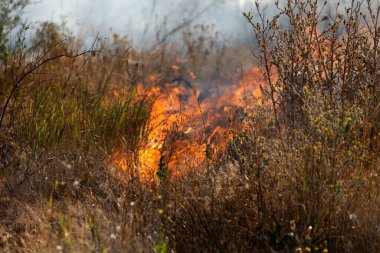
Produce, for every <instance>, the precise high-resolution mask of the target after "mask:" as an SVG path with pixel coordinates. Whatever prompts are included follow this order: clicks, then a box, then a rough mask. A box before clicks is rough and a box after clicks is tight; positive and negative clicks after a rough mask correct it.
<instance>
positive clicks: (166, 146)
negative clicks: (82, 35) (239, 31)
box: [0, 0, 380, 253]
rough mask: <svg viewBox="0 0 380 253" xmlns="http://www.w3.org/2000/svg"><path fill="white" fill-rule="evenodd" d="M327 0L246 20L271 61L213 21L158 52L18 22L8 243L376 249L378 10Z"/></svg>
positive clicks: (41, 247) (76, 248) (10, 246)
mask: <svg viewBox="0 0 380 253" xmlns="http://www.w3.org/2000/svg"><path fill="white" fill-rule="evenodd" d="M318 2H319V1H312V0H288V1H287V3H285V4H284V5H282V4H280V3H276V6H277V13H276V14H275V15H274V16H273V17H270V18H269V20H268V21H267V19H266V17H265V16H264V13H263V11H262V10H261V5H260V4H259V3H258V2H257V3H256V7H257V10H258V12H257V14H255V15H257V16H258V20H257V19H255V18H253V16H252V14H251V13H246V14H245V16H246V18H247V19H248V21H249V22H250V23H251V25H252V29H253V30H254V33H255V35H256V38H257V40H258V45H259V46H258V55H257V57H258V62H260V65H259V66H260V70H261V72H259V71H258V69H257V68H255V67H253V68H251V66H247V67H246V68H245V69H243V70H240V72H239V71H235V70H236V69H237V67H238V66H239V64H238V63H239V61H240V60H241V58H240V57H239V56H240V55H239V54H238V53H237V52H241V51H239V50H243V52H245V50H246V49H245V48H244V49H243V48H240V49H236V48H229V47H227V46H225V47H223V48H215V44H214V43H212V38H207V37H206V39H205V35H206V34H207V32H208V31H207V29H208V28H206V27H202V28H199V27H198V28H196V29H200V30H197V31H193V33H192V34H191V33H190V32H189V30H187V31H185V32H184V44H185V45H186V47H185V49H183V48H181V49H178V48H176V47H174V46H172V45H170V44H167V43H165V42H160V43H159V44H158V45H157V46H155V47H153V48H152V49H151V50H150V51H149V50H148V51H143V52H141V51H139V50H137V49H134V48H133V47H132V45H130V44H129V42H128V41H127V40H126V39H125V38H120V37H118V36H117V35H115V37H114V40H113V42H112V43H111V44H107V43H104V42H102V41H101V40H99V39H96V40H95V41H94V44H93V45H92V47H91V48H90V49H89V50H87V51H84V52H80V51H79V48H83V45H81V43H80V41H78V40H77V39H75V38H71V37H68V38H66V39H63V38H64V37H65V31H64V30H62V28H61V27H58V26H56V25H54V24H51V23H45V24H43V25H42V26H41V27H40V28H39V30H38V31H37V32H36V36H35V37H34V39H33V41H32V43H31V45H30V46H27V47H26V46H25V40H23V36H22V34H21V35H20V40H19V42H18V43H16V45H15V46H14V47H13V48H9V49H7V50H8V52H7V54H6V55H5V54H4V58H3V59H4V60H2V61H0V69H1V76H0V82H1V86H0V105H1V120H0V192H1V197H0V224H1V225H0V251H4V252H57V251H58V252H106V251H107V252H167V251H173V252H198V251H201V252H203V251H205V252H227V251H230V252H276V251H278V252H323V253H326V252H379V251H380V231H379V229H380V206H379V203H380V192H379V190H380V188H379V183H380V182H379V181H380V179H379V173H380V171H379V169H380V166H379V164H380V160H379V159H380V157H379V153H380V131H379V129H380V84H379V81H380V79H379V71H380V70H379V66H378V60H379V45H378V42H379V39H380V26H379V21H380V16H379V15H380V7H379V6H377V5H376V4H378V3H377V2H376V4H375V3H373V1H370V0H368V1H352V3H351V4H350V5H348V6H346V7H340V6H337V7H336V9H334V8H330V9H328V8H327V7H326V3H325V5H323V4H319V3H318ZM243 60H245V59H243ZM250 68H251V70H250V71H248V70H247V69H250ZM231 69H233V70H231ZM244 73H245V74H244ZM207 83H211V84H212V85H207ZM226 84H228V85H226ZM258 86H260V89H261V95H260V96H257V88H258ZM231 87H233V89H232V88H231ZM255 89H256V90H255ZM232 90H233V91H232ZM206 91H207V92H206ZM237 91H239V92H237ZM213 94H214V95H213ZM215 94H217V95H215ZM206 95H207V96H206ZM239 96H240V97H241V98H240V100H239V99H237V98H238V97H239ZM171 106H173V108H174V109H173V108H171ZM178 108H180V109H178ZM190 114H193V116H192V117H190V116H189V115H190ZM147 152H148V154H147ZM151 158H152V160H149V159H151ZM148 160H149V161H148Z"/></svg>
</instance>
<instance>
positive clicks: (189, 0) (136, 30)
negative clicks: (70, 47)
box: [23, 0, 269, 42]
mask: <svg viewBox="0 0 380 253" xmlns="http://www.w3.org/2000/svg"><path fill="white" fill-rule="evenodd" d="M262 2H265V3H266V4H268V2H269V1H268V0H264V1H262ZM252 8H253V1H251V0H39V1H37V2H32V4H30V5H29V6H28V7H27V8H26V9H25V11H24V14H23V16H24V18H25V19H26V20H27V22H29V23H31V24H32V26H35V27H37V26H38V24H39V23H41V22H43V21H53V22H56V23H58V24H61V23H65V25H66V27H67V28H68V29H69V30H70V31H72V32H73V33H74V34H75V35H77V36H83V37H88V36H93V35H94V34H97V33H100V35H102V36H103V35H104V36H109V35H110V34H111V33H118V34H121V35H127V36H128V37H130V38H131V39H132V40H134V41H136V42H147V41H149V40H153V39H154V38H155V37H156V34H157V31H158V30H160V29H163V27H165V29H166V31H169V30H170V29H173V28H175V27H176V26H178V25H179V24H182V23H183V22H184V21H186V20H188V19H192V22H191V25H197V24H204V25H205V24H206V25H210V26H212V27H213V28H212V29H213V30H214V31H215V32H218V33H219V34H221V35H222V37H224V38H225V39H227V40H231V41H232V40H239V39H246V38H247V37H249V35H248V34H249V31H248V24H247V22H246V20H245V19H244V17H243V15H242V12H243V11H249V10H250V9H252Z"/></svg>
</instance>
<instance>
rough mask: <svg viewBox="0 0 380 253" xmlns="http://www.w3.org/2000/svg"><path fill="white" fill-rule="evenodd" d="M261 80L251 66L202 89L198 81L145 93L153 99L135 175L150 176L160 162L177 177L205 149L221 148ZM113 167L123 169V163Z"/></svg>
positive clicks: (197, 160) (197, 161) (199, 160)
mask: <svg viewBox="0 0 380 253" xmlns="http://www.w3.org/2000/svg"><path fill="white" fill-rule="evenodd" d="M172 68H173V69H174V70H178V69H179V68H180V67H179V66H177V65H173V66H172ZM237 74H239V73H237ZM240 74H241V73H240ZM190 76H194V73H191V75H190ZM148 80H149V82H157V77H155V76H150V77H148ZM263 83H264V79H263V77H262V74H261V72H260V70H259V69H258V68H252V69H250V70H249V71H248V73H245V74H244V75H243V77H242V78H241V80H240V81H238V82H235V83H233V84H223V85H215V84H214V83H211V84H209V85H207V86H206V85H203V87H202V86H201V84H200V83H197V82H194V84H192V85H191V86H190V85H189V84H186V83H183V82H176V83H165V84H163V85H157V86H154V87H153V88H151V89H150V90H149V91H147V92H148V96H150V97H153V98H154V99H155V102H154V104H153V107H152V111H151V120H150V124H151V129H152V130H151V131H150V133H149V138H148V143H147V144H146V145H145V147H144V148H143V149H141V150H140V151H139V164H138V168H139V171H140V173H139V176H140V178H141V177H145V176H147V177H148V178H151V176H152V175H154V173H155V172H156V170H157V169H158V167H159V164H160V161H161V162H165V163H166V165H167V166H168V167H169V168H170V170H171V171H172V175H178V174H180V173H182V172H186V171H189V170H190V169H191V168H193V167H195V166H198V165H201V164H202V163H204V161H205V159H207V155H210V154H209V153H210V152H211V153H213V154H215V153H216V152H217V151H218V150H220V149H223V148H224V147H225V145H226V143H227V142H228V140H230V139H231V137H232V136H231V133H233V131H235V130H237V129H238V127H239V123H240V122H239V118H240V116H241V115H242V113H243V111H244V107H245V104H244V103H245V100H246V98H247V97H248V96H253V97H259V96H260V88H259V87H260V84H263ZM206 152H209V153H207V154H206ZM118 165H119V166H121V167H122V168H124V169H127V168H125V166H126V164H125V163H123V162H120V161H119V162H118Z"/></svg>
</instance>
